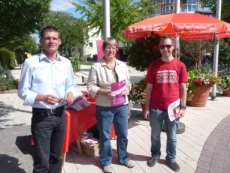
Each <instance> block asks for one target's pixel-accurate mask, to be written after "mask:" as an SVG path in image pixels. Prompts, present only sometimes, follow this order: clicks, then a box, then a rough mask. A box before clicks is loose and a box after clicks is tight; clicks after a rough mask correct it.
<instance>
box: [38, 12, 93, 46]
mask: <svg viewBox="0 0 230 173" xmlns="http://www.w3.org/2000/svg"><path fill="white" fill-rule="evenodd" d="M47 25H52V26H55V27H56V28H58V30H59V31H60V33H61V41H62V43H61V45H60V48H59V49H60V50H62V48H66V47H67V49H68V50H70V49H71V48H72V47H73V46H77V47H79V48H81V47H83V45H84V44H85V42H86V40H87V38H88V27H87V23H86V22H85V21H84V20H83V19H78V18H75V17H74V16H73V15H72V14H69V13H66V12H60V11H59V12H50V13H49V14H48V15H47V16H46V17H45V18H44V21H43V22H42V23H40V30H41V29H42V28H43V27H44V26H47ZM64 50H65V49H64Z"/></svg>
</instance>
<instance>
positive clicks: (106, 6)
mask: <svg viewBox="0 0 230 173" xmlns="http://www.w3.org/2000/svg"><path fill="white" fill-rule="evenodd" d="M108 37H110V0H103V39H105V38H108Z"/></svg>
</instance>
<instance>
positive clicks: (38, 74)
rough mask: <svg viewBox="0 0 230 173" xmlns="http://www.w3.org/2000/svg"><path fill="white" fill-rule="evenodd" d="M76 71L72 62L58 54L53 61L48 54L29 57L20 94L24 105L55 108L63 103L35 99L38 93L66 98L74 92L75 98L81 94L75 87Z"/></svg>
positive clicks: (21, 82)
mask: <svg viewBox="0 0 230 173" xmlns="http://www.w3.org/2000/svg"><path fill="white" fill-rule="evenodd" d="M74 79H75V77H74V73H73V68H72V65H71V62H70V61H69V60H68V59H66V58H64V57H62V56H60V55H59V54H58V56H57V59H56V60H55V61H53V62H51V61H50V60H49V59H48V58H47V57H46V55H45V54H44V53H43V52H41V54H38V55H34V56H32V57H30V58H27V59H26V60H25V62H24V64H23V68H22V72H21V77H20V82H19V88H18V96H19V97H20V98H21V99H23V100H24V105H30V106H32V107H36V108H48V109H53V108H56V107H60V106H61V105H62V104H60V103H57V104H55V105H49V104H47V103H45V102H42V101H35V98H36V96H37V94H45V95H46V94H52V95H55V96H57V97H59V98H64V96H65V95H66V94H67V93H68V92H72V93H73V95H74V98H76V96H77V95H78V94H79V93H77V92H76V89H75V88H74Z"/></svg>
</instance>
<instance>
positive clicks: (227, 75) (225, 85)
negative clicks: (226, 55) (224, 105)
mask: <svg viewBox="0 0 230 173" xmlns="http://www.w3.org/2000/svg"><path fill="white" fill-rule="evenodd" d="M218 76H219V77H220V80H221V82H220V83H219V84H217V88H218V89H219V90H220V91H226V90H228V89H229V85H230V71H229V70H223V71H221V72H219V73H218Z"/></svg>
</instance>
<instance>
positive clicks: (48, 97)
mask: <svg viewBox="0 0 230 173" xmlns="http://www.w3.org/2000/svg"><path fill="white" fill-rule="evenodd" d="M41 101H43V102H45V103H47V104H50V105H55V104H56V103H59V102H60V101H61V99H60V98H58V97H57V96H55V95H52V94H48V95H42V98H41Z"/></svg>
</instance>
